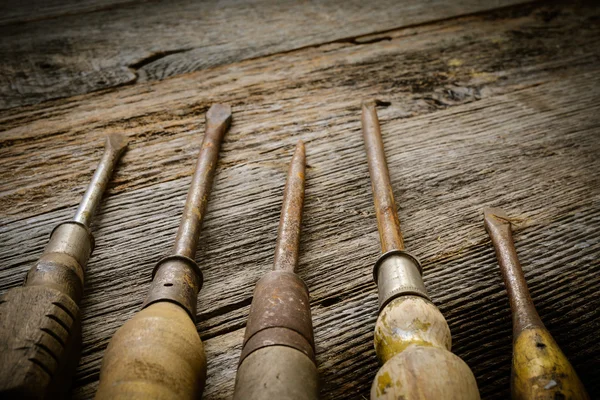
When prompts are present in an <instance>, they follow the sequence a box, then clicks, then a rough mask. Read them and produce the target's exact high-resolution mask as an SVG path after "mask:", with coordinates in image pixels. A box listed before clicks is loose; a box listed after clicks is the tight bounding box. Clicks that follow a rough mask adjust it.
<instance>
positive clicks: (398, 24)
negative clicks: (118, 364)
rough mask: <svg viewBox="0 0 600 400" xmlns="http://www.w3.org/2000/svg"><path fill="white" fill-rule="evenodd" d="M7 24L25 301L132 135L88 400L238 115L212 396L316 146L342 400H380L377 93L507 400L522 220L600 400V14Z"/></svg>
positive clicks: (3, 278) (460, 350) (491, 382)
mask: <svg viewBox="0 0 600 400" xmlns="http://www.w3.org/2000/svg"><path fill="white" fill-rule="evenodd" d="M4 3H6V4H8V3H9V2H4ZM65 3H66V4H65ZM342 3H343V4H342ZM0 16H1V17H0V37H2V41H1V42H0V54H1V57H0V131H1V132H0V159H1V160H2V164H1V165H2V167H1V168H0V196H1V200H0V225H1V226H0V291H2V292H3V291H5V290H7V289H8V288H10V287H14V286H17V285H20V284H21V283H22V281H23V278H24V276H25V273H26V271H27V270H28V268H29V267H30V266H31V264H32V263H33V262H34V260H36V258H38V257H39V256H40V254H41V252H42V250H43V246H44V244H45V243H46V241H47V239H48V235H49V234H50V232H51V230H52V228H53V227H54V226H55V225H56V224H57V223H59V222H61V221H64V220H66V219H69V218H71V217H72V215H73V213H74V211H75V208H76V205H77V203H78V202H79V200H80V198H81V195H82V193H83V191H84V190H85V187H86V184H87V182H88V181H89V179H90V177H91V174H92V172H93V170H94V168H95V166H96V163H97V160H98V159H99V157H100V154H101V152H102V147H103V136H104V135H105V134H106V133H109V132H122V133H125V134H126V135H128V136H129V138H130V150H129V151H128V152H127V153H126V154H125V156H124V158H123V160H122V163H121V165H120V166H119V168H118V171H117V173H116V175H115V177H114V180H113V183H112V184H111V188H110V190H109V192H108V193H107V195H106V198H105V201H104V202H103V204H102V207H101V210H100V212H99V215H98V218H97V219H96V222H95V224H94V227H93V231H94V234H95V237H96V244H97V247H96V250H95V253H94V255H93V256H92V259H91V261H90V263H89V266H88V270H87V282H86V291H85V297H84V299H83V304H82V309H83V314H84V320H83V331H84V332H83V333H84V347H83V354H82V358H81V362H80V364H79V368H78V370H77V374H76V377H75V387H74V391H73V397H74V398H75V399H89V398H91V397H92V396H93V394H94V391H95V388H96V386H97V381H98V373H99V367H100V363H101V359H102V354H103V351H104V349H105V348H106V346H107V344H108V342H109V340H110V338H111V336H112V334H113V333H114V332H115V330H116V329H117V328H118V327H119V326H121V325H122V324H123V323H124V322H125V321H126V320H127V319H129V318H130V317H131V316H132V315H133V314H134V313H135V312H136V311H138V310H139V308H140V305H141V304H142V301H143V299H144V296H145V294H146V291H147V289H148V287H149V283H150V275H151V271H152V268H153V266H154V264H155V262H156V261H157V260H158V259H160V258H161V256H162V255H165V254H167V253H168V252H169V251H170V249H171V246H172V243H173V239H174V236H175V232H176V229H177V226H178V223H179V215H180V212H181V210H182V207H183V202H184V200H185V195H186V193H187V188H188V184H189V182H190V179H191V174H192V172H193V171H192V169H193V166H194V163H195V158H196V155H197V152H198V150H199V145H200V142H201V139H202V133H203V131H204V114H205V112H206V110H207V109H208V107H209V106H210V104H212V103H214V102H227V103H229V104H231V105H232V107H233V112H234V116H233V125H232V129H231V131H230V132H229V133H228V134H227V136H226V138H225V142H224V144H223V147H222V151H221V158H220V161H219V165H218V168H217V175H216V180H215V185H214V190H213V193H212V196H211V199H210V204H209V210H208V215H207V218H206V221H205V224H204V230H203V233H202V238H201V245H200V247H199V250H198V255H197V261H198V262H199V264H200V265H201V267H202V269H203V270H204V273H205V285H204V288H203V289H202V291H201V293H200V296H199V300H198V310H199V311H198V312H199V315H198V324H197V327H198V332H199V334H200V336H201V337H202V340H203V341H204V343H205V345H206V352H207V356H208V362H209V364H208V368H209V371H208V381H207V387H206V390H205V394H204V398H205V399H226V398H230V397H231V394H232V390H233V383H234V379H235V368H236V364H237V360H238V358H239V354H240V348H241V343H242V337H243V332H244V326H245V322H246V316H247V314H248V309H249V305H250V303H251V300H252V290H253V287H254V284H255V282H256V281H257V280H258V279H259V277H260V276H261V275H262V274H263V273H264V272H265V271H267V270H268V269H269V268H270V267H271V263H272V258H273V249H274V246H275V236H276V228H277V223H278V218H279V212H280V204H281V199H282V191H283V186H284V183H285V172H286V169H287V164H288V162H289V160H290V157H291V155H292V151H293V148H294V145H295V143H296V141H297V140H298V139H302V140H304V141H305V142H306V147H307V158H308V164H309V168H308V171H307V198H306V205H305V209H304V215H305V220H304V226H303V232H302V235H303V236H302V249H301V257H300V258H301V260H300V266H299V274H300V276H301V277H302V278H304V279H305V281H306V282H307V284H308V286H309V288H310V290H311V301H312V303H311V304H312V310H313V321H314V326H315V340H316V344H317V353H318V354H317V362H318V365H319V371H320V375H321V378H322V398H324V399H364V398H368V394H369V388H370V383H371V380H372V378H373V376H374V374H375V372H376V370H377V360H376V357H375V352H374V350H373V344H372V334H373V328H374V323H375V319H376V314H377V294H376V288H375V285H374V284H373V282H372V280H371V271H372V265H373V263H374V261H375V260H376V259H377V257H378V254H379V242H378V234H377V227H376V221H375V215H374V211H373V205H372V196H371V189H370V182H369V176H368V170H367V164H366V158H365V153H364V148H363V144H362V138H361V134H360V121H359V118H360V102H361V100H362V99H366V98H373V97H376V98H378V99H380V100H383V101H386V102H389V106H387V107H382V108H380V109H379V116H380V119H381V123H382V131H383V136H384V141H385V146H386V152H387V156H388V162H389V167H390V173H391V178H392V183H393V186H394V194H395V196H396V202H397V204H398V209H399V214H400V219H401V221H402V228H403V232H404V235H405V240H406V245H407V248H408V249H410V251H412V252H413V253H414V254H415V255H417V256H418V257H420V258H421V260H422V262H423V264H424V271H425V272H424V277H425V284H426V286H427V289H428V290H429V292H430V295H431V297H432V299H433V301H434V302H435V304H436V305H437V306H438V307H439V308H440V309H441V311H442V312H443V314H444V315H445V316H446V318H447V319H448V322H449V324H450V328H451V330H452V333H453V339H454V343H453V349H454V351H455V353H456V354H458V355H459V356H460V357H462V358H463V359H464V360H465V361H466V362H467V363H468V364H469V365H470V366H471V368H472V369H473V371H474V373H475V376H476V377H477V381H478V385H479V388H480V390H481V394H482V397H483V398H484V399H505V398H507V397H508V396H509V376H510V359H511V336H512V335H511V319H510V312H509V307H508V301H507V298H506V292H505V290H504V287H503V284H502V281H501V278H500V273H499V270H498V267H497V264H496V259H495V257H494V254H493V249H492V247H491V246H490V243H489V239H488V236H487V235H486V233H485V230H484V228H483V223H482V215H481V210H482V208H483V207H484V206H487V205H490V206H499V207H503V208H505V209H506V210H507V211H508V213H509V214H510V215H511V216H513V217H515V218H516V219H517V220H518V221H519V222H518V223H517V226H516V230H517V233H516V242H517V243H516V244H517V250H518V252H519V255H520V258H521V261H522V263H523V266H524V269H525V272H526V276H527V279H528V282H529V286H530V289H531V291H532V296H533V298H534V302H535V304H536V306H537V308H538V310H539V312H540V314H541V317H542V320H543V321H544V323H545V324H546V325H547V327H548V328H549V330H550V331H551V333H552V334H553V335H554V337H555V339H556V340H557V341H558V343H559V344H560V346H561V347H562V349H563V350H564V352H565V353H566V355H567V356H568V357H569V359H570V360H571V362H572V363H573V365H574V366H575V368H576V369H577V371H578V373H579V375H580V377H581V379H582V380H583V382H584V384H585V385H586V386H587V388H588V390H589V392H590V394H592V396H593V397H596V398H598V397H599V396H600V340H599V335H598V332H599V330H600V315H599V308H600V298H599V295H598V289H599V286H600V268H599V266H600V262H599V255H600V179H599V178H598V173H599V172H600V157H599V155H598V154H599V152H600V136H599V135H600V63H599V62H600V8H598V7H597V6H595V5H594V4H593V3H592V2H589V3H586V2H576V3H573V2H566V1H564V2H549V3H548V2H544V3H542V2H523V1H516V0H515V1H511V0H495V1H483V0H454V1H441V0H440V1H438V0H428V1H417V0H407V1H404V2H403V3H402V4H398V2H396V1H392V0H380V1H377V2H364V1H359V0H352V1H345V2H340V1H333V0H330V1H319V2H317V1H299V0H288V1H276V0H255V1H243V2H242V1H234V0H229V1H227V0H226V1H203V2H201V3H200V4H197V2H194V1H192V0H174V1H169V2H166V1H163V2H161V1H128V0H85V1H79V2H71V3H69V2H64V1H58V0H49V1H42V0H28V1H24V2H20V5H18V6H16V5H15V4H10V6H9V5H2V6H0Z"/></svg>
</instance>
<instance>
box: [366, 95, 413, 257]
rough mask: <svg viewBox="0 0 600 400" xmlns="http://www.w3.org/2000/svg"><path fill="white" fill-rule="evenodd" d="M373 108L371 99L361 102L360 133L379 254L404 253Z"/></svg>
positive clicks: (375, 113)
mask: <svg viewBox="0 0 600 400" xmlns="http://www.w3.org/2000/svg"><path fill="white" fill-rule="evenodd" d="M375 106H376V101H374V100H371V101H366V102H364V103H363V105H362V131H363V138H364V142H365V149H366V150H367V160H368V163H369V174H370V175H371V185H372V188H373V197H374V200H375V214H376V215H377V226H378V228H379V238H380V241H381V251H382V253H387V252H388V251H391V250H404V242H403V240H402V233H401V231H400V221H399V220H398V212H397V210H396V203H395V202H394V193H393V191H392V185H391V182H390V174H389V171H388V166H387V162H386V159H385V153H384V150H383V140H382V139H381V130H380V128H379V119H378V118H377V111H376V110H375Z"/></svg>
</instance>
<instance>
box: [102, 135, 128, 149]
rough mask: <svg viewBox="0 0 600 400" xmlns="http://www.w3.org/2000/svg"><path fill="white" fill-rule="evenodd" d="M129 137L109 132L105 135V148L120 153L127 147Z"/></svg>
mask: <svg viewBox="0 0 600 400" xmlns="http://www.w3.org/2000/svg"><path fill="white" fill-rule="evenodd" d="M128 142H129V139H128V138H127V136H125V135H123V134H121V133H111V134H108V135H107V136H106V148H107V149H111V150H113V151H115V152H117V153H119V154H120V153H121V152H122V151H123V150H125V148H127V143H128Z"/></svg>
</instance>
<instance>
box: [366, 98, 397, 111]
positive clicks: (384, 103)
mask: <svg viewBox="0 0 600 400" xmlns="http://www.w3.org/2000/svg"><path fill="white" fill-rule="evenodd" d="M391 104H392V103H390V102H389V101H383V100H378V99H367V100H363V102H362V108H363V110H364V109H374V108H375V107H377V106H381V107H388V106H390V105H391Z"/></svg>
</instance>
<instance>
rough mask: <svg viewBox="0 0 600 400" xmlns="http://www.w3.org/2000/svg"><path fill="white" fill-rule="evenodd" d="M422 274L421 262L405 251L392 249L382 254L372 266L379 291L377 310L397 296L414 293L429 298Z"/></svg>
mask: <svg viewBox="0 0 600 400" xmlns="http://www.w3.org/2000/svg"><path fill="white" fill-rule="evenodd" d="M422 275H423V269H422V267H421V263H419V260H417V258H416V257H414V256H412V255H411V254H409V253H407V252H406V251H402V250H392V251H388V252H387V253H384V254H382V255H381V257H379V260H377V262H376V263H375V267H374V268H373V278H374V280H375V283H376V284H377V288H378V292H379V310H380V311H381V310H382V309H383V307H385V306H386V304H387V303H389V302H390V301H391V300H393V299H394V298H396V297H399V296H406V295H416V296H421V297H424V298H426V299H427V300H430V299H429V296H428V295H427V291H426V290H425V285H424V284H423V278H422Z"/></svg>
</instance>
